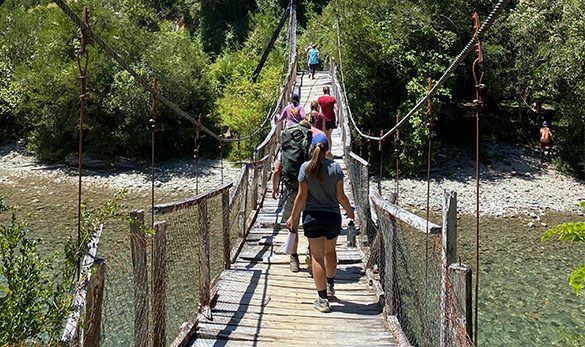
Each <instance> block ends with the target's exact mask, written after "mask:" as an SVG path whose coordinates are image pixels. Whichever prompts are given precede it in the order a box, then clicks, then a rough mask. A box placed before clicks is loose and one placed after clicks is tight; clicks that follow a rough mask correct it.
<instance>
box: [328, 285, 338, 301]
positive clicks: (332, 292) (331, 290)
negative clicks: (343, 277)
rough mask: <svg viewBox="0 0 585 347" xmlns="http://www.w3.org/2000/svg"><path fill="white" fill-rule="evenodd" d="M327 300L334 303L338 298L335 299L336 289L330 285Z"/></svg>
mask: <svg viewBox="0 0 585 347" xmlns="http://www.w3.org/2000/svg"><path fill="white" fill-rule="evenodd" d="M327 299H329V300H331V301H333V300H336V299H337V298H336V297H335V288H333V287H331V286H329V284H328V285H327Z"/></svg>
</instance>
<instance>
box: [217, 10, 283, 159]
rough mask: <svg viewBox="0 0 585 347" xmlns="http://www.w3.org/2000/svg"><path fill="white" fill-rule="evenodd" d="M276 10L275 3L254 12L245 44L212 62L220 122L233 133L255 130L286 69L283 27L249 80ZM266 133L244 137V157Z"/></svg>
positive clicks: (234, 154)
mask: <svg viewBox="0 0 585 347" xmlns="http://www.w3.org/2000/svg"><path fill="white" fill-rule="evenodd" d="M268 2H269V1H266V3H268ZM273 3H274V2H273ZM278 11H280V9H278V7H276V6H273V7H270V6H265V7H264V11H263V12H260V13H257V14H255V15H254V16H253V18H252V22H253V24H254V29H253V30H252V31H251V32H250V34H249V36H248V39H247V40H246V42H245V43H244V47H243V48H242V49H240V50H234V51H229V52H225V53H223V54H222V56H220V57H219V58H218V59H217V60H216V61H215V63H214V64H213V66H212V74H213V76H214V79H215V81H217V88H218V90H219V91H220V94H221V95H223V96H222V97H220V98H219V99H218V100H217V102H216V111H217V114H218V116H219V117H220V119H221V123H222V124H223V125H225V126H227V127H228V128H229V129H230V133H231V134H232V135H234V136H235V134H240V135H241V136H246V135H248V134H250V133H252V132H254V131H255V130H257V129H258V127H259V126H260V125H261V124H262V123H263V121H264V120H265V118H266V116H267V114H268V112H269V110H270V109H271V107H273V105H274V103H275V99H276V98H277V97H278V93H279V92H280V90H279V88H280V86H279V77H280V76H282V75H283V74H285V73H286V71H283V53H284V51H283V45H284V40H286V30H284V29H283V32H282V33H281V36H280V38H279V40H278V41H277V43H276V44H275V48H274V49H273V50H272V52H271V53H270V55H269V57H268V60H267V61H266V64H265V65H264V68H263V69H262V72H261V73H260V75H259V78H258V80H257V81H256V83H252V82H251V80H252V73H253V72H254V70H255V68H256V66H257V65H258V62H259V60H260V56H261V54H262V51H263V49H264V48H265V46H266V45H267V44H268V41H269V39H270V36H271V35H272V32H273V31H274V29H275V28H276V26H277V24H278V20H279V17H280V13H278ZM269 124H270V123H266V125H269ZM265 134H266V131H261V132H259V133H258V135H257V136H255V137H254V138H253V139H252V140H251V141H245V142H244V143H243V144H242V145H241V151H242V157H243V158H246V157H248V158H250V157H251V156H252V152H253V149H254V148H255V146H256V145H257V144H258V142H259V140H260V139H262V138H263V136H264V135H265ZM236 149H237V148H236V147H234V146H233V147H232V151H231V157H232V158H234V159H235V158H236V155H237V154H238V153H237V151H236Z"/></svg>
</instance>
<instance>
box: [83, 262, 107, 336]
mask: <svg viewBox="0 0 585 347" xmlns="http://www.w3.org/2000/svg"><path fill="white" fill-rule="evenodd" d="M93 267H94V268H95V270H94V272H93V273H92V275H91V278H90V279H89V283H88V285H87V301H86V310H85V329H84V332H83V346H84V347H99V346H100V340H101V326H102V303H103V298H104V281H105V272H106V263H105V261H104V260H103V259H96V260H95V261H94V262H93Z"/></svg>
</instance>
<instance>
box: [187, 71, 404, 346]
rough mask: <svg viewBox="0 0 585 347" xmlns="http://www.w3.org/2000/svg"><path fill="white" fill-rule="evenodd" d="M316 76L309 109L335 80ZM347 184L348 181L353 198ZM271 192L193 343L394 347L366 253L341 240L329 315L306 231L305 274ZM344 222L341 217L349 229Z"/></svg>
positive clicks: (306, 85)
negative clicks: (289, 248) (320, 304)
mask: <svg viewBox="0 0 585 347" xmlns="http://www.w3.org/2000/svg"><path fill="white" fill-rule="evenodd" d="M299 77H300V76H299ZM316 77H317V79H315V80H311V79H307V78H306V75H305V78H304V79H303V85H302V87H301V88H300V94H301V104H302V105H303V106H305V109H306V110H307V111H308V110H309V108H310V102H311V101H313V100H316V99H317V97H318V96H320V95H321V93H322V88H323V85H326V84H330V78H329V76H328V75H326V74H323V73H320V74H317V75H316ZM297 85H300V78H299V80H298V81H297ZM297 90H298V89H297ZM333 143H334V145H333V154H334V156H335V157H336V160H338V161H339V162H340V164H341V165H342V167H344V163H343V160H342V156H343V151H342V145H341V137H340V135H339V132H338V131H337V132H334V138H333ZM348 185H349V183H348V180H346V191H347V194H348V196H349V197H350V199H351V194H350V193H349V191H350V190H349V187H348ZM269 186H270V185H269ZM270 195H271V189H270V188H269V192H268V194H267V195H266V197H265V199H264V203H263V207H262V210H261V211H260V213H259V215H258V217H257V219H256V222H255V224H254V226H253V228H252V230H251V231H250V234H249V236H248V238H247V241H246V244H245V246H244V248H243V249H242V252H241V253H240V255H239V257H238V259H237V261H236V263H235V264H233V267H232V269H231V270H227V271H224V273H223V274H222V275H221V277H220V280H219V282H218V285H217V287H216V289H217V295H216V297H215V304H214V306H213V308H212V319H211V320H206V319H203V320H201V321H200V322H199V325H198V328H197V332H196V339H194V340H192V341H191V343H190V346H277V345H278V346H293V345H295V346H301V345H302V346H307V345H335V346H364V345H367V346H397V344H396V339H395V338H394V336H393V335H392V333H391V332H390V331H389V329H388V328H387V326H386V323H385V319H384V317H383V314H382V307H381V306H380V305H379V304H378V299H377V297H376V295H375V293H374V291H373V289H372V288H371V287H370V286H369V285H368V280H367V278H366V276H365V270H364V264H363V263H362V253H361V251H360V250H359V249H358V248H348V247H347V245H346V244H347V242H346V233H345V230H344V231H343V232H342V235H341V236H340V237H339V238H338V242H337V252H338V258H339V265H338V271H337V275H336V284H335V290H336V297H337V298H338V301H334V302H331V312H330V313H320V312H318V311H317V310H315V309H314V308H313V307H312V303H313V301H314V300H315V299H316V298H317V292H316V290H315V285H314V282H313V279H312V278H311V277H310V273H309V271H308V270H307V265H306V264H305V262H304V260H305V256H306V250H307V240H306V238H305V237H304V236H302V231H301V233H300V234H299V235H300V242H299V256H300V260H301V271H300V272H298V273H293V272H291V271H290V269H289V256H288V255H285V254H283V252H282V245H283V243H284V240H285V239H286V235H287V233H288V231H287V230H286V228H285V226H284V224H282V223H281V217H282V215H281V211H280V210H281V209H279V208H278V207H279V201H276V200H273V199H272V198H271V196H270ZM347 222H348V221H347V219H346V218H345V216H344V220H343V226H344V228H345V227H346V226H347Z"/></svg>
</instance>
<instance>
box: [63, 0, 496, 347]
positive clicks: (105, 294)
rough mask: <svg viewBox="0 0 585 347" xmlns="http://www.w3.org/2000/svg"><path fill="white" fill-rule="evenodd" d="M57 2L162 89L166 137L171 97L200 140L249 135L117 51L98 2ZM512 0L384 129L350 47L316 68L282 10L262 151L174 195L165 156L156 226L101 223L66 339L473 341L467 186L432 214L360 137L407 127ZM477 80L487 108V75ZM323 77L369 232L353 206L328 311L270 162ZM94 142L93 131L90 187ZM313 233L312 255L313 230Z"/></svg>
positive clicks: (340, 153)
mask: <svg viewBox="0 0 585 347" xmlns="http://www.w3.org/2000/svg"><path fill="white" fill-rule="evenodd" d="M55 2H56V3H57V5H58V6H59V7H61V8H62V9H63V11H64V12H65V13H66V14H67V15H68V16H69V17H70V18H71V19H72V21H73V22H74V23H75V24H76V25H77V26H78V27H79V28H80V29H81V31H82V45H81V49H80V51H79V52H78V59H80V61H82V60H83V57H84V55H85V56H86V55H87V52H86V51H85V49H84V44H85V43H84V42H89V39H92V40H93V42H96V43H97V44H98V46H100V47H101V48H102V49H103V50H105V51H106V52H107V53H108V54H109V55H110V56H111V57H112V59H114V60H115V61H116V62H118V63H119V64H120V65H121V66H122V67H123V68H124V69H126V70H127V71H128V72H129V73H130V74H131V75H132V76H133V77H134V78H135V81H136V82H137V83H139V84H140V85H141V86H142V87H143V88H145V89H146V90H148V91H149V92H150V93H151V95H152V96H153V101H152V104H153V106H152V113H151V114H152V116H151V124H152V125H153V138H154V132H155V124H156V105H157V103H158V102H162V103H164V104H166V105H167V106H169V107H170V108H171V109H173V110H175V111H176V112H177V114H179V115H180V116H182V117H184V118H186V119H188V120H190V121H191V122H192V123H193V125H194V126H195V127H196V129H197V130H196V133H197V140H198V139H199V136H198V134H199V132H201V131H203V132H207V133H208V134H210V135H211V137H212V138H213V139H215V140H217V141H220V143H222V144H224V143H229V142H238V143H239V142H240V141H241V140H242V139H243V138H238V139H226V138H224V137H223V136H221V135H217V134H214V133H213V132H212V131H211V130H210V129H208V128H205V127H204V126H203V125H202V124H201V120H200V118H199V119H195V118H194V117H192V116H191V115H189V114H188V113H187V112H185V111H183V110H181V109H180V108H178V107H177V106H176V105H175V104H174V103H172V101H170V100H168V99H166V98H165V97H164V96H163V95H161V93H160V92H159V91H158V89H157V87H156V84H155V83H154V84H150V83H148V82H147V81H146V79H145V78H144V77H142V76H141V75H139V74H138V73H136V72H135V71H134V70H132V68H131V67H130V66H129V65H128V64H127V63H126V62H125V61H124V59H123V58H122V57H121V56H119V55H118V54H117V53H116V52H114V51H113V50H111V49H110V48H109V46H108V45H107V43H106V42H104V41H103V40H102V39H101V38H100V37H99V35H97V34H96V33H95V32H93V30H91V27H90V26H89V24H88V18H87V12H86V13H85V14H84V16H83V18H80V17H78V16H77V15H75V14H74V13H73V12H72V11H71V9H70V8H69V7H68V6H67V5H66V4H65V3H64V2H63V1H62V0H56V1H55ZM505 3H506V1H501V2H500V3H499V4H498V5H497V6H496V8H495V9H494V11H493V12H492V13H491V14H490V16H489V17H488V19H487V20H486V21H485V22H484V24H483V25H482V26H481V27H480V25H479V21H477V20H476V34H475V36H474V39H473V40H472V41H470V43H469V44H468V45H467V46H466V47H465V48H463V50H462V52H461V53H460V54H459V55H458V56H457V57H456V58H455V60H454V61H453V63H452V64H451V66H450V67H449V69H448V70H447V71H445V73H444V75H443V76H442V77H441V78H440V79H439V80H437V82H436V83H435V84H434V85H431V86H430V88H429V92H428V94H427V95H426V96H425V97H424V98H423V99H421V100H420V101H419V102H418V103H417V105H415V106H414V107H413V109H412V110H411V112H409V113H408V114H407V115H405V117H403V118H402V119H399V120H397V123H396V126H395V127H394V128H393V129H391V130H390V131H388V132H387V133H382V134H381V136H380V137H374V136H371V135H367V134H365V133H363V132H362V131H361V130H360V129H359V127H358V125H357V124H356V122H355V120H354V119H353V117H352V114H351V109H350V107H349V105H348V103H347V97H346V91H345V87H344V85H343V78H341V79H339V78H338V77H342V76H338V72H340V73H342V72H343V67H342V66H341V59H338V62H337V63H339V64H340V65H337V64H336V62H335V61H333V60H332V61H331V62H330V64H329V71H322V72H319V73H317V75H316V76H315V77H316V78H315V79H312V80H307V79H306V78H305V73H304V72H303V71H300V70H299V69H298V54H297V47H296V9H295V5H294V1H291V3H290V5H289V7H288V8H287V10H286V11H287V12H286V13H285V15H284V16H283V19H282V20H281V23H282V22H284V21H285V19H286V18H288V19H289V32H288V35H289V40H288V43H289V54H288V57H287V58H288V64H287V66H288V69H287V74H286V76H285V77H284V80H283V83H282V89H281V91H280V93H279V97H278V100H277V101H276V106H275V108H274V109H273V110H272V111H271V112H270V113H269V114H268V115H267V117H266V122H270V125H271V128H270V131H269V133H268V134H267V135H266V137H265V138H264V140H263V141H262V143H260V144H259V145H258V146H257V147H256V150H255V154H254V158H253V160H252V161H251V162H246V163H243V164H242V167H241V171H240V174H239V176H238V178H237V179H236V180H235V181H234V182H230V183H226V184H224V183H223V182H222V184H221V185H220V186H219V187H218V188H217V189H214V190H212V191H209V192H204V193H202V194H198V195H196V196H194V197H192V198H190V199H187V200H184V201H177V202H170V203H164V204H155V201H154V189H155V186H154V167H153V187H152V189H153V195H152V196H153V198H152V206H151V212H152V213H151V218H152V219H151V223H150V224H151V229H153V230H154V232H152V233H149V232H144V229H145V228H144V225H145V224H144V217H145V214H144V212H143V211H140V210H133V211H131V213H130V215H131V217H132V218H131V223H130V232H129V233H128V234H127V235H124V238H123V239H120V240H116V242H113V243H111V245H110V246H107V244H108V240H107V239H102V240H101V241H100V240H99V237H100V236H99V235H100V233H96V235H94V239H93V240H92V242H91V247H89V249H90V250H89V252H88V255H87V256H86V257H85V260H84V261H83V262H82V263H81V262H80V270H79V272H80V274H81V275H80V284H79V287H78V288H77V290H76V293H77V297H76V301H75V312H74V313H73V314H72V315H71V316H70V317H69V319H68V322H67V326H66V329H65V332H64V333H63V338H62V339H63V340H64V341H69V342H74V341H79V342H81V343H82V344H83V345H84V346H85V345H87V346H99V345H108V346H110V345H111V346H116V345H129V344H133V345H134V346H147V345H152V346H163V345H170V346H225V345H233V346H272V345H315V344H320V345H336V346H356V345H371V346H411V345H413V346H472V345H473V342H472V341H473V333H476V331H477V329H473V327H472V325H473V324H472V322H473V317H472V311H473V310H472V300H471V292H472V284H471V269H470V268H469V267H467V266H466V265H464V264H460V263H458V262H457V261H456V259H457V247H456V243H457V242H456V241H457V218H456V211H457V207H456V193H454V192H445V200H444V209H443V213H442V222H441V225H437V224H434V223H432V222H430V221H429V217H428V212H427V217H426V218H421V217H419V216H417V215H416V214H414V213H411V212H409V211H407V210H404V209H402V208H401V207H400V206H398V205H397V204H396V203H395V201H394V200H393V198H392V197H382V196H380V194H379V193H380V192H379V191H377V190H376V189H371V188H370V171H371V168H370V164H369V163H368V161H367V160H365V159H364V158H362V157H360V156H359V155H358V154H357V153H354V152H353V150H354V144H353V142H352V136H353V135H354V134H357V135H358V136H361V137H363V138H366V139H367V140H370V141H378V142H380V143H382V141H384V140H386V139H387V138H388V137H389V136H390V135H392V134H396V133H397V130H398V128H399V127H400V125H401V124H403V123H404V122H405V121H406V120H407V119H408V117H409V116H410V115H412V114H414V113H415V112H416V111H417V110H418V109H419V108H420V107H421V106H422V105H424V104H425V103H427V102H429V100H430V99H431V98H432V96H433V95H434V93H435V91H436V90H437V89H438V88H439V87H440V86H441V85H442V84H443V83H444V82H445V80H446V79H447V78H448V77H449V76H450V74H451V73H452V72H453V69H454V68H455V67H456V66H458V65H459V64H460V62H461V61H462V60H463V59H464V58H465V57H466V56H467V54H469V53H470V52H471V51H472V50H473V48H474V47H475V49H476V52H478V53H481V46H480V44H479V39H480V37H481V35H482V34H483V32H485V31H486V30H487V29H488V28H489V26H490V25H491V24H492V23H493V21H494V20H495V17H496V15H497V14H498V13H499V11H500V10H501V8H502V7H503V6H504V5H505ZM338 30H339V26H338ZM338 40H340V35H339V33H338ZM338 43H339V45H341V42H339V41H338ZM270 45H272V43H271V44H270ZM270 45H269V46H270ZM478 57H481V55H480V54H478ZM86 59H87V58H86ZM86 62H87V60H86ZM476 63H481V59H480V58H478V59H477V60H476ZM83 65H84V64H82V63H80V64H79V66H80V74H81V79H82V81H83V83H82V94H81V95H82V96H81V112H80V114H81V120H80V122H82V118H83V108H84V98H85V97H86V94H87V90H86V84H85V83H86V72H87V71H86V70H87V65H85V67H83ZM474 67H475V64H474ZM260 69H261V65H259V69H257V71H259V70H260ZM477 84H478V86H477V104H478V112H479V111H480V109H481V77H480V79H479V80H478V81H477ZM324 86H329V87H330V88H331V90H332V91H333V93H332V94H333V95H334V96H335V98H336V100H337V102H338V106H339V111H338V115H337V116H338V118H339V124H340V126H339V128H338V129H336V130H335V131H334V132H333V141H332V142H333V144H332V147H333V155H334V157H335V160H336V161H338V162H339V163H340V164H341V165H342V167H343V170H344V173H345V176H346V182H347V184H346V190H347V195H348V196H349V197H350V199H351V200H352V204H353V205H354V206H355V207H356V212H357V223H358V226H359V228H360V235H359V237H358V242H357V244H355V245H350V244H348V242H347V230H346V227H347V222H348V221H347V219H345V218H344V220H343V226H344V229H343V231H342V234H341V236H340V237H339V238H338V241H337V252H338V263H339V264H338V272H337V276H336V286H335V287H336V297H337V299H338V300H336V301H334V302H332V304H331V311H332V312H331V313H327V314H324V313H320V312H318V311H316V310H314V309H313V308H312V307H311V303H312V301H313V300H314V299H315V298H316V290H315V289H314V283H313V280H312V278H311V276H310V271H309V270H308V269H307V266H306V265H304V266H303V264H302V262H301V271H300V272H298V273H293V272H291V271H290V270H289V257H288V256H287V255H285V254H283V251H282V245H283V242H284V240H285V238H286V235H287V233H288V231H287V230H286V227H285V224H284V223H283V220H282V208H281V205H282V204H281V202H280V201H278V200H273V199H272V198H271V192H272V186H271V166H272V163H273V162H274V159H275V157H276V155H277V152H278V149H279V134H280V131H281V129H282V124H280V123H279V122H277V121H276V118H275V116H276V115H277V114H279V113H280V111H281V110H282V108H283V107H284V106H286V104H287V103H288V102H289V100H290V97H291V95H292V94H293V92H294V93H298V94H300V96H301V104H302V105H304V106H305V108H307V107H308V105H309V104H310V102H311V101H313V100H316V99H317V97H318V96H320V95H321V91H322V89H323V87H324ZM429 109H430V107H429ZM79 129H80V131H82V129H83V126H82V125H81V126H80V127H79ZM259 129H262V126H261V127H259ZM250 137H251V136H250ZM80 138H82V136H80ZM398 142H399V140H398ZM153 143H154V141H153ZM81 145H82V141H80V150H79V155H80V160H79V163H80V168H79V172H80V179H79V182H80V195H81V187H82V167H81V165H82V164H81V163H82V160H81V158H82V147H81ZM197 152H198V145H197V144H196V154H197ZM153 158H154V149H153ZM153 163H154V160H153ZM80 200H81V197H80ZM147 229H148V228H147ZM300 240H301V242H300V245H299V253H300V254H301V260H303V258H304V255H306V249H307V241H306V239H305V238H304V237H300ZM98 242H99V243H100V246H99V247H103V245H104V244H106V246H105V247H107V248H111V249H110V253H109V254H112V255H113V256H115V257H118V258H119V259H122V260H121V261H119V262H118V263H119V264H117V266H112V268H111V269H109V270H106V266H105V264H107V263H108V262H109V259H108V258H106V259H105V262H104V261H103V260H94V259H95V254H96V248H97V247H98ZM303 252H305V254H303ZM90 269H91V270H90ZM475 297H476V299H477V291H476V295H475ZM120 312H124V313H120ZM476 312H477V311H475V313H476ZM475 319H476V325H477V316H476V318H475ZM474 330H475V331H474Z"/></svg>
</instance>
